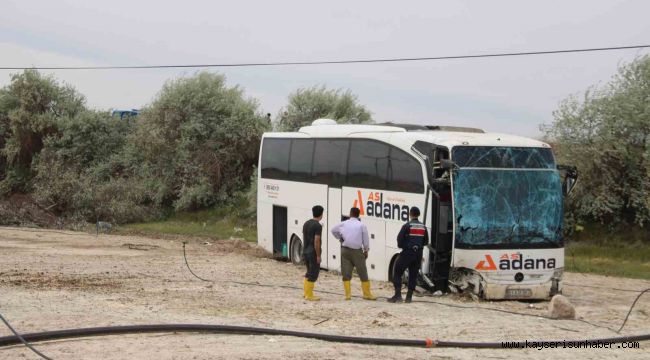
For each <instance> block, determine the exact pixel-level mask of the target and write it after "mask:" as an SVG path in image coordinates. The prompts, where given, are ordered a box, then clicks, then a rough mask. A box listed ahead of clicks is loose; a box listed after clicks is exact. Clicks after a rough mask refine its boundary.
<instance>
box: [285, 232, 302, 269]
mask: <svg viewBox="0 0 650 360" xmlns="http://www.w3.org/2000/svg"><path fill="white" fill-rule="evenodd" d="M289 249H290V251H291V262H292V263H294V265H302V264H304V263H305V261H304V259H303V258H302V241H301V240H300V238H298V237H297V236H295V235H294V236H292V237H291V245H290V246H289Z"/></svg>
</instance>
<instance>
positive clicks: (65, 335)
mask: <svg viewBox="0 0 650 360" xmlns="http://www.w3.org/2000/svg"><path fill="white" fill-rule="evenodd" d="M160 332H176V333H178V332H189V333H210V334H236V335H270V336H293V337H301V338H307V339H315V340H322V341H331V342H340V343H351V344H363V345H382V346H407V347H422V348H426V347H452V348H477V349H504V347H503V344H502V343H501V342H465V341H444V340H432V339H428V338H427V339H420V340H411V339H392V338H372V337H360V336H344V335H331V334H319V333H312V332H304V331H293V330H281V329H270V328H259V327H250V326H232V325H205V324H157V325H126V326H105V327H93V328H82V329H67V330H55V331H44V332H37V333H30V334H23V337H24V339H25V340H27V341H30V342H39V341H49V340H61V339H71V338H79V337H93V336H105V335H124V334H143V333H160ZM648 340H650V334H645V335H635V336H620V337H612V338H600V339H588V340H571V342H582V343H584V342H591V343H596V342H601V343H603V342H611V343H623V342H632V341H648ZM564 341H565V340H558V341H557V342H559V343H562V342H564ZM542 342H545V343H549V341H548V340H544V341H537V343H542ZM567 342H569V341H568V340H567ZM20 343H21V341H20V339H18V338H17V337H16V336H3V337H0V347H6V346H11V345H16V344H20ZM514 343H516V344H518V345H519V347H524V345H525V344H526V342H524V341H519V342H509V344H514ZM528 343H529V344H530V343H531V342H530V341H529V342H528Z"/></svg>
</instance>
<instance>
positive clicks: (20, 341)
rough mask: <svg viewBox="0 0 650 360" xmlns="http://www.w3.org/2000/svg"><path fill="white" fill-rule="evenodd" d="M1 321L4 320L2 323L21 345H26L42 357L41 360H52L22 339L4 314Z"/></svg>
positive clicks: (0, 315) (0, 316) (0, 318)
mask: <svg viewBox="0 0 650 360" xmlns="http://www.w3.org/2000/svg"><path fill="white" fill-rule="evenodd" d="M0 320H2V322H3V323H5V325H6V326H7V327H8V328H9V330H11V332H12V333H14V336H15V338H16V339H18V341H19V343H22V344H23V345H25V346H26V347H27V348H28V349H29V350H31V351H33V352H34V354H36V355H38V356H40V357H41V358H43V359H45V360H52V358H49V357H47V356H46V355H45V354H43V353H42V352H40V351H38V350H36V349H35V348H34V347H33V346H32V344H30V343H28V342H27V340H25V338H24V337H22V336H21V335H20V334H19V333H18V331H16V329H14V327H13V326H11V324H10V323H9V321H7V319H5V317H4V316H2V314H0Z"/></svg>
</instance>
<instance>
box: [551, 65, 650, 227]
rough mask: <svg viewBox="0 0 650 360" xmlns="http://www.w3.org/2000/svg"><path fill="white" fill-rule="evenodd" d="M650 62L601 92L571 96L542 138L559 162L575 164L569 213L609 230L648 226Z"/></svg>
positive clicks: (628, 68)
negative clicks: (576, 174)
mask: <svg viewBox="0 0 650 360" xmlns="http://www.w3.org/2000/svg"><path fill="white" fill-rule="evenodd" d="M648 99H650V57H648V56H644V57H640V58H637V59H636V60H635V61H633V62H632V63H630V64H627V65H624V66H622V67H621V68H620V69H619V72H618V74H617V75H616V76H615V77H614V79H613V80H612V81H611V82H610V83H609V84H607V85H606V86H604V87H601V88H592V89H589V90H588V91H587V92H586V93H585V94H584V96H582V97H581V98H579V97H577V96H571V97H569V98H568V99H566V100H564V101H563V102H562V103H561V104H560V107H559V109H558V110H556V111H555V112H554V118H555V119H554V122H553V124H552V125H551V126H550V127H548V128H546V129H545V131H546V136H547V138H548V140H549V141H550V142H552V143H553V144H554V146H555V150H556V154H557V156H558V162H560V163H568V164H574V165H576V166H578V170H579V172H580V179H579V184H578V186H577V187H576V190H575V191H574V194H573V195H572V196H571V198H570V202H569V204H568V211H569V213H570V216H572V217H573V218H574V219H576V220H578V221H587V222H589V221H598V222H601V223H604V224H609V225H611V226H612V227H614V226H619V225H625V224H636V225H639V226H644V225H646V224H648V222H649V221H650V106H648Z"/></svg>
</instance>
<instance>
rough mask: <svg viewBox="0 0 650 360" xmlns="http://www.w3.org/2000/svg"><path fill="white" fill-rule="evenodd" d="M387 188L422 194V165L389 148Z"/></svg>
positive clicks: (408, 156)
mask: <svg viewBox="0 0 650 360" xmlns="http://www.w3.org/2000/svg"><path fill="white" fill-rule="evenodd" d="M388 181H389V184H388V188H389V190H392V191H402V192H412V193H419V194H421V193H423V192H424V180H423V179H422V165H420V163H419V162H418V161H417V160H415V158H413V157H412V156H411V155H409V154H407V153H405V152H404V151H402V150H400V149H397V148H395V147H391V149H390V160H389V162H388Z"/></svg>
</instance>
